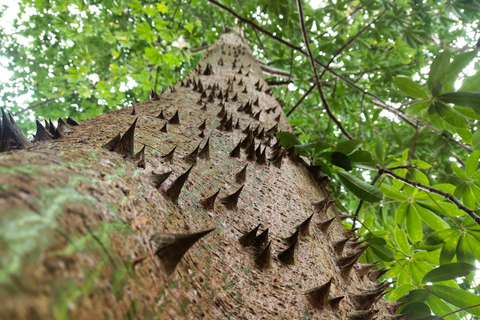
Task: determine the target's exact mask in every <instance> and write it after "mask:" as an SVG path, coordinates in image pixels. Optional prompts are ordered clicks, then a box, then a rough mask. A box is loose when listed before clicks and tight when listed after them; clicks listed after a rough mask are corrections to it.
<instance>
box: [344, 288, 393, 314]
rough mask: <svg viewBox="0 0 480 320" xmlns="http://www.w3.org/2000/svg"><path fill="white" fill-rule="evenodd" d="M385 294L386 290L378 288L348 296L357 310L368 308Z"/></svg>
mask: <svg viewBox="0 0 480 320" xmlns="http://www.w3.org/2000/svg"><path fill="white" fill-rule="evenodd" d="M384 294H385V291H383V290H378V291H373V292H369V293H364V294H350V295H348V298H349V299H350V301H351V302H352V303H353V306H354V308H355V309H356V310H367V309H370V307H371V306H372V305H373V304H374V303H375V302H376V301H377V300H378V299H379V298H380V297H381V296H382V295H384Z"/></svg>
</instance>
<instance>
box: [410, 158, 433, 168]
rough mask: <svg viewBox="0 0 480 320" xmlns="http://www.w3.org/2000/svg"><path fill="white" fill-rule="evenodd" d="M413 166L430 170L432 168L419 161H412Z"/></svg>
mask: <svg viewBox="0 0 480 320" xmlns="http://www.w3.org/2000/svg"><path fill="white" fill-rule="evenodd" d="M412 164H413V165H415V166H417V168H419V169H430V168H431V167H432V166H431V165H430V164H429V163H426V162H425V161H422V160H418V159H414V160H412Z"/></svg>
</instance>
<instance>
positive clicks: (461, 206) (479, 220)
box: [377, 165, 480, 225]
mask: <svg viewBox="0 0 480 320" xmlns="http://www.w3.org/2000/svg"><path fill="white" fill-rule="evenodd" d="M377 169H378V171H379V172H382V174H385V175H388V176H390V177H392V178H394V179H395V180H398V181H402V182H403V183H405V184H406V185H409V186H412V187H414V188H417V189H419V190H423V191H427V192H431V193H433V194H436V195H439V196H440V197H443V198H445V199H447V200H448V201H450V202H451V203H453V204H454V205H456V206H457V208H458V209H460V210H462V211H464V212H465V213H466V214H468V215H469V216H470V218H472V219H473V221H475V223H477V224H478V225H480V217H479V216H478V215H477V214H476V213H475V211H473V210H471V209H470V208H468V207H467V206H465V205H464V204H463V203H461V202H460V200H458V199H457V198H455V196H453V195H452V194H450V193H448V192H445V191H442V190H439V189H436V188H433V187H430V186H427V185H424V184H421V183H420V182H414V181H411V180H408V179H407V178H404V177H401V176H399V175H398V174H396V173H394V172H393V171H392V170H390V169H386V168H382V167H381V166H379V165H377Z"/></svg>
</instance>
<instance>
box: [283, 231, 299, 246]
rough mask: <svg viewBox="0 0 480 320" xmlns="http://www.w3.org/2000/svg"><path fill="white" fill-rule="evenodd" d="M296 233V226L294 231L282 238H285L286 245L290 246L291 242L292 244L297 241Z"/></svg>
mask: <svg viewBox="0 0 480 320" xmlns="http://www.w3.org/2000/svg"><path fill="white" fill-rule="evenodd" d="M298 233H299V232H298V228H297V230H295V232H294V233H293V234H292V235H291V236H290V237H287V238H285V239H283V240H285V242H286V243H287V245H289V246H291V245H292V244H294V243H296V242H297V241H298Z"/></svg>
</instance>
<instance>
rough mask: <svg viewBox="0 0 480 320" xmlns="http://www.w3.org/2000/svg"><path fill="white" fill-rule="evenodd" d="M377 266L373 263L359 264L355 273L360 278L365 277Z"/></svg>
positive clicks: (376, 263)
mask: <svg viewBox="0 0 480 320" xmlns="http://www.w3.org/2000/svg"><path fill="white" fill-rule="evenodd" d="M376 266H378V262H373V263H359V264H358V265H357V273H358V275H359V276H360V277H363V276H364V275H366V274H367V273H368V272H369V271H370V270H372V268H374V267H376Z"/></svg>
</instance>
